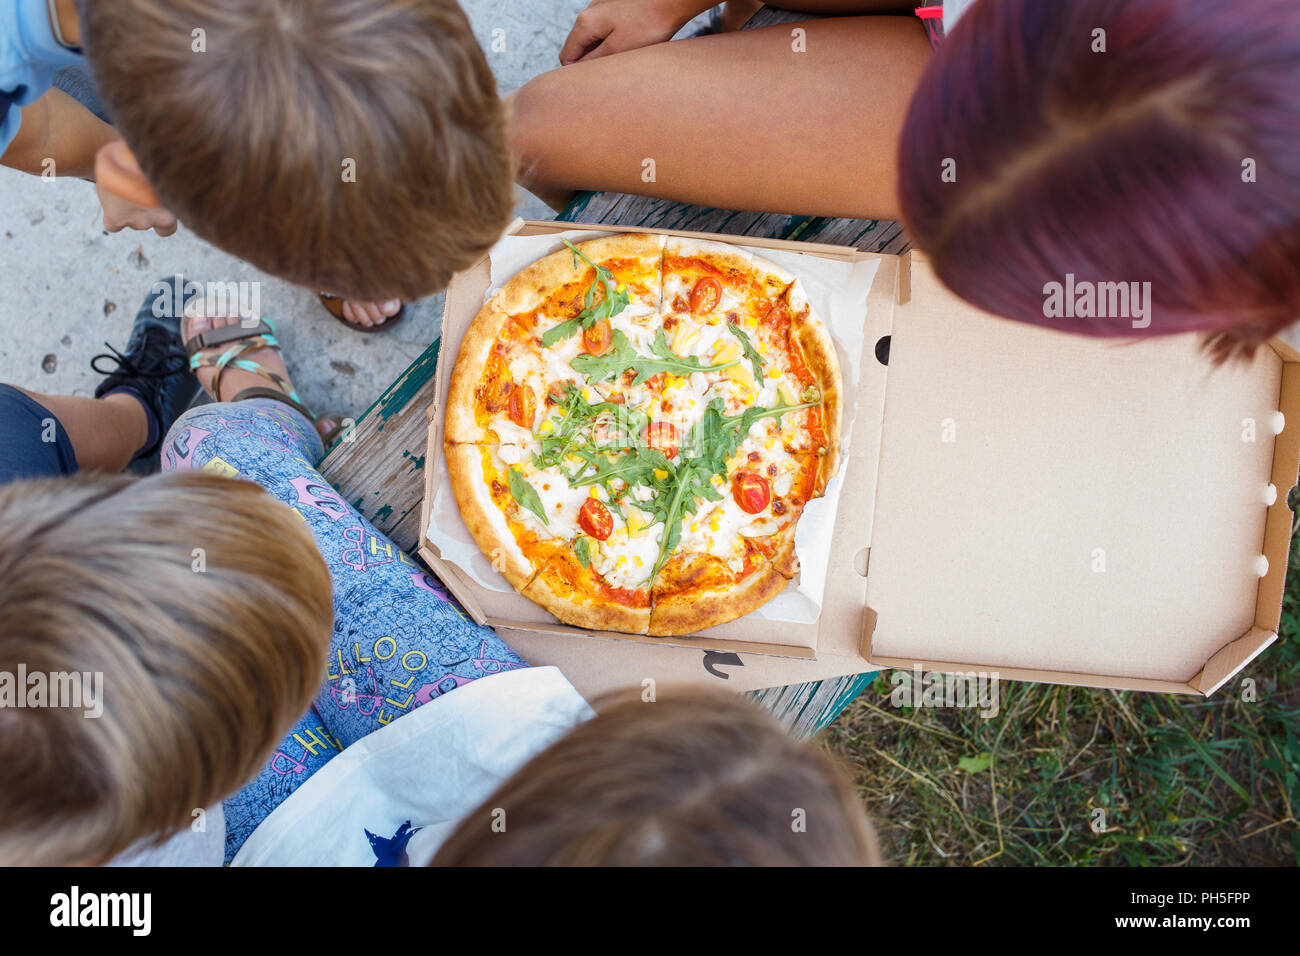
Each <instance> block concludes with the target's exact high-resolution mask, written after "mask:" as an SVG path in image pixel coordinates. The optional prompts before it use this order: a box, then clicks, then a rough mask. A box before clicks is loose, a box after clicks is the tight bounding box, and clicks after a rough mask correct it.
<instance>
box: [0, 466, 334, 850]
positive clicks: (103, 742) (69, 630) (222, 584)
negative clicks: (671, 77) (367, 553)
mask: <svg viewBox="0 0 1300 956" xmlns="http://www.w3.org/2000/svg"><path fill="white" fill-rule="evenodd" d="M331 622H332V613H331V603H330V579H329V574H328V572H327V570H326V568H325V564H324V561H323V560H322V559H321V557H320V554H319V552H318V551H317V550H316V547H315V544H314V542H313V541H312V539H311V536H310V535H309V534H308V533H307V531H306V530H305V528H304V527H303V524H302V522H301V521H300V520H299V519H298V518H297V517H295V516H294V514H293V513H292V512H291V511H290V510H289V509H288V508H286V507H284V506H283V505H282V504H280V503H279V502H277V501H275V500H274V499H272V498H271V497H270V496H269V495H267V494H266V492H264V491H263V490H262V489H261V488H259V487H258V486H256V485H253V484H251V483H248V482H242V481H232V480H229V479H224V478H218V477H216V476H212V475H206V474H202V473H180V474H174V475H159V476H155V477H152V478H147V479H144V480H142V481H134V480H131V479H128V478H120V477H118V478H102V477H101V478H87V477H78V478H60V479H49V480H41V481H32V482H20V483H16V484H13V485H9V486H7V487H5V488H0V672H7V673H8V674H9V675H11V678H12V676H13V675H17V674H18V673H19V671H20V669H21V670H23V671H25V672H26V674H28V675H32V674H42V675H51V674H55V675H57V674H74V673H76V674H102V675H103V678H102V701H100V702H99V705H100V706H102V715H101V716H99V717H93V716H87V714H86V709H87V708H86V707H85V706H84V705H85V704H86V703H87V702H86V701H84V700H83V702H82V703H83V707H82V708H79V709H78V708H71V707H66V706H65V707H52V706H48V705H47V706H45V707H35V708H33V707H23V708H18V707H14V706H0V766H3V767H4V768H5V784H4V786H3V787H0V863H3V864H6V865H12V864H66V863H97V862H103V861H105V860H107V859H110V858H111V857H113V856H115V855H117V854H118V853H120V852H121V851H123V850H125V849H126V848H127V847H129V846H130V845H131V844H133V843H135V842H136V841H138V840H141V839H146V838H155V839H163V838H166V837H167V836H169V835H170V834H171V833H173V832H176V831H178V830H181V829H183V828H186V827H189V826H190V825H191V823H192V814H193V811H194V810H198V809H201V808H204V807H208V806H210V805H212V804H213V803H215V802H216V801H218V800H220V799H221V798H223V797H225V796H227V795H228V794H230V793H232V792H233V791H234V790H236V789H237V788H238V787H239V786H240V785H241V784H243V783H244V782H245V781H247V780H248V779H250V778H251V777H252V776H253V775H254V774H255V773H256V772H257V771H258V769H259V768H260V767H261V766H262V765H263V764H264V763H265V762H266V760H267V759H268V758H269V757H270V755H271V753H272V751H273V750H274V748H275V746H276V744H277V743H278V742H279V740H280V739H281V738H282V736H283V735H284V734H285V732H286V731H287V730H288V729H289V727H290V726H291V725H292V723H293V721H294V720H296V719H297V718H298V717H300V716H301V715H302V714H303V713H304V712H306V710H307V708H308V707H309V706H310V704H311V700H312V698H313V696H314V694H315V693H316V691H317V690H318V689H319V686H320V680H321V675H322V673H323V670H322V668H323V665H324V663H325V659H326V657H327V655H328V652H329V636H330V628H331ZM48 703H53V701H48V699H47V704H48Z"/></svg>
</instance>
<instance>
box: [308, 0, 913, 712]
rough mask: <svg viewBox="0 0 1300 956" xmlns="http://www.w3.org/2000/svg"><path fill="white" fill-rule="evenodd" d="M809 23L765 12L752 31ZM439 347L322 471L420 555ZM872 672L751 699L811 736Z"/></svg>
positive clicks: (595, 216)
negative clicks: (429, 424) (430, 409)
mask: <svg viewBox="0 0 1300 956" xmlns="http://www.w3.org/2000/svg"><path fill="white" fill-rule="evenodd" d="M799 19H806V17H805V16H804V15H802V14H792V13H789V12H787V11H782V10H773V9H769V8H764V9H763V10H761V11H759V13H757V14H755V16H754V18H753V19H752V20H750V21H749V23H748V24H746V29H749V28H753V27H758V26H767V25H770V24H773V23H787V22H792V21H794V20H799ZM556 218H557V219H559V220H562V221H566V222H582V223H608V224H614V225H636V226H648V227H655V228H661V229H684V230H691V231H696V232H718V233H726V234H728V235H735V236H766V237H769V238H778V239H789V240H794V241H802V242H825V243H832V244H835V245H842V246H854V247H856V248H858V249H862V250H864V251H868V252H885V253H901V252H905V251H907V249H908V243H907V240H906V239H905V238H904V236H903V233H902V227H901V226H900V225H899V224H898V223H896V222H887V221H876V220H861V219H825V218H817V217H808V216H787V215H771V214H765V213H747V212H736V211H733V210H726V209H708V208H704V207H701V206H689V205H685V204H683V203H674V202H666V201H663V200H657V199H647V198H645V197H642V196H627V195H620V194H616V193H584V194H582V195H580V196H578V197H577V198H576V199H575V200H574V201H573V202H572V203H570V204H569V206H568V208H566V209H565V210H564V212H562V213H561V214H560V215H559V216H557V217H556ZM439 344H440V342H439V341H435V342H434V343H433V344H432V345H430V346H429V347H428V348H427V349H425V350H424V353H423V354H422V355H420V357H419V358H417V359H416V360H415V362H413V363H412V364H411V367H410V368H408V369H407V370H406V371H405V372H403V373H402V375H401V376H400V377H399V378H398V379H397V381H395V382H393V383H392V384H391V385H389V386H388V388H386V389H385V390H384V392H383V394H382V395H380V396H379V398H378V399H377V400H376V401H375V403H374V404H373V405H371V406H370V408H368V409H367V410H366V411H365V413H364V414H363V415H362V416H361V417H360V418H359V419H358V420H357V425H356V428H355V429H354V431H353V434H352V441H350V442H347V443H343V444H339V445H336V446H335V447H334V448H333V449H332V450H331V451H330V453H329V455H328V456H326V458H325V461H324V462H323V463H322V464H321V471H322V472H323V473H324V475H325V477H326V478H327V479H329V481H330V482H331V483H332V484H333V485H334V486H335V487H336V488H337V489H338V490H339V492H340V493H341V494H343V495H344V497H346V498H347V499H348V500H349V501H351V502H352V504H353V505H354V506H355V507H356V508H357V510H358V511H360V512H361V513H362V514H363V515H365V516H366V517H367V518H369V519H370V520H371V521H372V522H373V523H374V524H375V526H376V527H377V528H379V530H380V531H383V532H384V533H385V534H387V535H388V536H389V537H390V538H392V539H393V541H395V542H396V543H397V544H398V545H399V546H400V547H401V548H403V549H404V550H406V551H407V552H408V553H411V554H412V555H414V551H415V548H416V547H417V545H418V543H419V539H420V531H421V529H420V502H421V498H422V497H423V494H424V462H425V456H426V454H427V453H428V448H427V443H428V429H427V422H426V419H425V411H426V409H427V408H428V407H429V405H430V404H431V403H432V401H433V399H434V393H433V372H434V368H435V366H436V365H437V362H438V346H439ZM875 673H876V672H874V671H872V672H868V673H865V674H853V675H848V676H845V677H839V678H834V679H831V680H824V681H814V682H812V683H806V684H793V685H790V686H786V687H772V688H768V689H767V690H762V691H755V692H754V693H753V694H752V695H751V696H752V697H753V698H754V699H755V700H756V701H757V702H758V703H759V704H761V705H762V706H764V707H766V708H767V709H768V710H770V711H771V712H772V713H773V714H774V715H775V716H776V717H777V718H778V719H780V720H781V722H782V723H783V724H784V725H785V726H786V727H787V728H788V729H789V730H790V731H791V732H792V733H794V734H795V735H796V736H800V737H806V736H811V735H812V734H814V733H816V732H817V731H819V730H821V729H823V728H824V727H826V726H827V725H829V724H830V723H831V721H833V720H834V719H835V718H836V717H838V716H839V714H840V712H841V711H843V710H844V708H845V707H847V706H848V704H849V703H850V702H851V701H852V700H853V698H855V697H856V696H857V695H858V694H859V693H860V692H861V691H862V690H863V688H865V687H866V686H867V684H869V683H870V682H871V680H872V679H873V678H874V677H875Z"/></svg>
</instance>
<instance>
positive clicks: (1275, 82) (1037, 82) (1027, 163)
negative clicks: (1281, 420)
mask: <svg viewBox="0 0 1300 956" xmlns="http://www.w3.org/2000/svg"><path fill="white" fill-rule="evenodd" d="M1097 31H1103V32H1101V33H1098V32H1097ZM1103 43H1104V52H1103V51H1102V50H1101V49H1099V47H1101V45H1102V44H1103ZM899 154H900V155H899V159H900V162H899V168H900V170H901V172H900V182H899V196H900V200H901V203H902V208H903V214H904V219H905V221H906V224H907V228H908V230H909V232H910V233H911V235H912V237H913V240H914V241H915V242H916V244H917V246H918V247H919V248H921V249H922V250H924V251H925V252H926V253H927V254H928V255H929V256H930V258H931V260H932V262H933V264H934V268H935V271H936V273H937V274H938V276H939V277H940V279H942V281H943V282H944V283H945V284H947V285H948V286H949V287H950V288H951V289H952V290H953V291H954V292H956V293H957V294H958V295H960V296H961V297H962V298H964V299H966V300H967V301H969V302H971V303H973V304H974V305H977V306H979V307H981V308H983V309H985V310H987V311H989V312H993V313H995V314H998V315H1003V316H1006V317H1008V318H1012V319H1017V320H1020V321H1023V322H1032V323H1035V324H1038V325H1046V326H1051V327H1055V328H1061V329H1066V330H1070V331H1074V332H1080V333H1084V334H1088V335H1105V336H1112V335H1113V336H1145V335H1161V334H1169V333H1175V332H1186V331H1192V330H1200V331H1205V332H1208V333H1209V339H1210V347H1211V349H1212V350H1213V352H1214V353H1215V354H1216V355H1217V356H1218V357H1219V358H1224V357H1227V356H1230V355H1234V354H1241V355H1248V354H1250V353H1252V352H1253V351H1254V349H1255V348H1256V347H1257V346H1258V345H1259V344H1260V343H1262V342H1264V341H1266V340H1267V339H1268V338H1269V337H1270V336H1272V335H1273V334H1274V333H1276V332H1277V331H1278V330H1279V329H1281V328H1283V327H1285V326H1286V325H1289V324H1290V323H1292V322H1294V321H1295V320H1296V319H1297V318H1300V3H1297V2H1296V0H1237V2H1234V3H1223V2H1222V0H1068V2H1058V0H981V2H979V3H977V4H976V5H975V6H974V7H972V8H971V10H970V11H968V13H967V14H966V16H965V18H964V19H963V20H962V21H961V22H960V23H959V24H958V26H957V27H956V28H955V29H954V30H953V31H952V34H951V35H950V36H949V37H948V38H947V40H946V41H945V43H944V45H943V46H942V47H941V48H940V50H939V52H938V53H937V54H936V56H935V58H934V60H933V61H932V62H931V63H930V65H929V66H928V68H927V69H926V71H925V74H924V75H923V76H922V79H921V83H920V85H919V87H918V89H917V92H916V96H915V98H914V99H913V101H912V106H911V110H910V113H909V115H908V118H907V121H906V124H905V126H904V129H903V134H902V138H901V142H900V147H899ZM949 161H950V162H949ZM945 170H946V171H947V172H948V173H949V175H947V176H945V175H944V172H945ZM954 175H955V178H954ZM945 180H950V181H945ZM1067 275H1072V276H1073V277H1074V282H1075V283H1076V284H1078V283H1081V282H1088V283H1092V284H1098V283H1113V282H1125V283H1132V282H1138V283H1142V282H1150V283H1151V285H1150V302H1149V307H1150V311H1149V318H1150V325H1149V326H1147V327H1145V328H1137V327H1135V324H1134V322H1133V321H1132V320H1131V318H1130V317H1128V316H1110V317H1097V316H1092V317H1078V316H1074V317H1070V318H1052V317H1048V315H1047V314H1046V311H1045V308H1044V305H1045V301H1046V299H1047V289H1048V284H1049V283H1053V282H1055V283H1062V284H1064V283H1065V282H1066V277H1067Z"/></svg>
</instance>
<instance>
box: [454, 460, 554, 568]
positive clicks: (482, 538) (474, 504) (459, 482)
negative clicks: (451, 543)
mask: <svg viewBox="0 0 1300 956" xmlns="http://www.w3.org/2000/svg"><path fill="white" fill-rule="evenodd" d="M443 452H444V454H446V456H447V470H448V471H449V472H450V473H451V490H452V494H454V495H455V496H456V504H457V505H458V506H459V507H460V515H461V518H462V519H463V520H464V522H465V527H466V528H468V529H469V533H470V534H471V535H473V536H474V541H475V542H476V543H477V544H478V546H479V548H480V549H481V550H482V552H483V554H484V555H485V556H486V557H487V558H488V559H489V560H491V561H492V566H493V568H494V569H495V570H497V571H499V572H500V573H501V574H502V575H504V576H505V579H506V580H507V581H509V582H510V585H511V586H512V587H513V588H515V590H517V591H521V592H522V591H523V590H524V589H525V588H526V587H527V586H528V582H529V581H531V580H532V579H533V575H534V573H535V569H534V568H533V565H532V562H531V561H529V560H528V557H527V556H526V555H525V554H524V552H523V550H522V549H521V548H520V547H519V543H518V542H517V541H515V536H514V535H513V534H511V533H510V526H509V525H508V523H507V522H506V516H505V514H504V513H503V512H502V511H501V509H500V508H498V507H497V505H496V502H495V501H493V500H492V495H491V492H490V491H489V489H488V485H487V483H486V481H484V476H483V453H484V450H483V449H482V448H480V447H479V446H478V445H457V444H452V443H450V442H444V443H443Z"/></svg>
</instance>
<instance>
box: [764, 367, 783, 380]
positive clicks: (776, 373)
mask: <svg viewBox="0 0 1300 956" xmlns="http://www.w3.org/2000/svg"><path fill="white" fill-rule="evenodd" d="M767 377H768V378H780V377H781V370H780V369H779V368H770V369H768V370H767Z"/></svg>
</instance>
